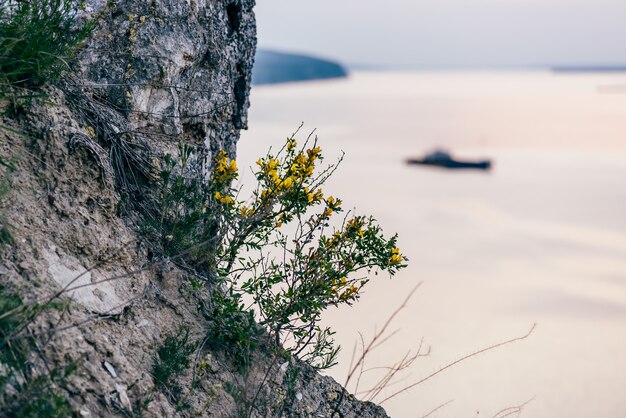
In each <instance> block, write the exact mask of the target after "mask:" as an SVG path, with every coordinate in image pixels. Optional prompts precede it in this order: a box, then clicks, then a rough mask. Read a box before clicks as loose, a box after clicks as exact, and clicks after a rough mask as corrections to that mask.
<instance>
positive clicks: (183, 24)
mask: <svg viewBox="0 0 626 418" xmlns="http://www.w3.org/2000/svg"><path fill="white" fill-rule="evenodd" d="M253 6H254V0H187V1H167V0H155V1H136V0H133V1H124V2H108V3H106V2H104V1H102V0H88V1H87V9H86V13H87V14H88V15H92V16H93V15H96V14H97V15H99V16H100V18H99V22H100V23H99V26H98V30H97V31H96V33H95V36H94V37H93V38H92V39H91V40H90V42H89V44H88V46H87V47H86V48H85V51H84V52H83V53H82V54H81V56H80V57H79V67H80V74H79V75H80V78H81V82H82V83H83V84H84V85H85V90H86V91H89V92H90V93H91V94H92V95H93V96H95V97H97V98H98V99H99V100H100V101H101V102H102V103H103V104H105V105H108V106H111V107H113V108H115V109H116V110H118V111H119V112H120V113H122V114H124V115H125V116H126V117H127V118H128V121H129V122H130V129H131V130H132V131H133V133H134V134H135V135H137V136H144V137H149V142H150V143H152V144H155V143H157V144H158V143H161V144H160V147H161V148H163V146H164V145H167V144H168V143H169V144H171V143H173V142H176V141H179V140H181V139H183V140H185V141H187V142H188V143H189V144H191V145H196V146H198V145H204V146H205V147H206V150H207V152H208V153H209V154H210V153H211V151H212V152H215V151H216V150H221V149H225V150H227V151H228V152H229V153H231V154H234V152H235V146H236V142H237V139H238V137H239V130H240V129H245V128H246V127H247V109H248V106H249V94H248V93H249V88H250V81H251V74H252V64H253V60H254V53H255V45H256V28H255V20H254V14H253V10H252V7H253ZM209 156H210V155H209Z"/></svg>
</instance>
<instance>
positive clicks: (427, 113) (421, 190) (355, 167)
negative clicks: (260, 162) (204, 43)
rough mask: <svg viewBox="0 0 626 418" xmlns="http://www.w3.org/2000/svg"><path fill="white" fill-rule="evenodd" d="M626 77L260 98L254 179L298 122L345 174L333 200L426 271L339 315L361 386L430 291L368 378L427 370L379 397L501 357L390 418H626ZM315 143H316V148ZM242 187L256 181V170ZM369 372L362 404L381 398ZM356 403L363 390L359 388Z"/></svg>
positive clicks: (243, 149)
mask: <svg viewBox="0 0 626 418" xmlns="http://www.w3.org/2000/svg"><path fill="white" fill-rule="evenodd" d="M624 86H626V74H578V75H575V74H567V75H559V74H552V73H548V72H473V73H472V72H441V73H437V72H363V73H355V74H353V75H351V77H350V78H348V79H346V80H335V81H323V82H309V83H295V84H285V85H276V86H263V87H254V88H253V90H252V96H251V103H252V106H251V108H250V119H249V130H248V131H247V132H244V133H243V134H242V138H241V140H240V142H239V148H238V160H239V166H240V167H242V168H245V167H249V166H251V165H252V164H253V161H255V160H256V159H257V157H259V156H260V155H263V154H264V153H265V152H266V151H267V149H268V147H269V146H270V145H274V146H277V145H280V144H281V143H283V142H284V139H285V137H286V136H288V135H289V134H290V133H291V132H292V131H294V129H295V128H297V127H298V125H299V124H300V122H302V121H303V122H304V123H305V125H304V128H303V132H305V133H306V132H308V131H309V130H311V129H313V128H316V129H317V135H318V137H319V144H320V145H321V147H322V148H323V149H324V151H325V155H326V156H327V158H328V159H329V160H330V159H332V158H333V157H337V156H339V155H340V152H341V151H345V153H346V157H345V160H344V162H343V163H342V164H341V166H340V169H339V170H338V172H337V173H336V174H335V176H334V177H333V178H331V179H330V180H329V182H328V186H327V187H326V190H327V192H328V193H330V194H334V195H336V196H340V197H341V198H343V200H344V202H345V204H344V207H345V208H352V207H355V208H356V210H357V212H359V213H365V214H372V215H374V216H375V217H376V218H377V219H378V221H379V223H380V224H381V225H382V227H383V229H384V230H385V231H387V232H388V233H394V232H398V233H399V234H400V239H399V244H400V247H401V249H402V250H403V253H404V254H405V255H406V256H408V257H409V259H410V266H409V268H407V269H406V270H404V271H402V272H401V273H400V274H398V275H397V276H396V277H395V278H393V279H389V278H388V277H386V276H384V275H383V276H377V277H375V278H374V279H373V280H372V281H371V282H370V283H369V284H368V287H367V288H366V289H365V291H364V294H363V297H362V299H361V301H360V302H359V303H358V304H357V305H355V306H353V307H351V308H349V307H346V308H342V309H336V310H332V311H330V312H328V315H327V316H326V321H327V323H328V324H329V325H332V326H333V327H334V328H335V329H336V330H337V340H338V341H339V342H340V343H341V344H342V346H343V347H344V349H343V351H342V354H341V356H340V364H339V365H338V366H336V367H335V368H333V369H331V370H330V371H329V372H328V373H329V374H330V375H332V376H333V377H335V378H336V379H337V380H338V381H340V382H342V383H343V381H344V380H345V377H346V374H347V370H348V366H349V363H350V358H351V354H352V347H353V346H354V343H355V342H356V341H357V340H358V338H359V334H358V332H362V333H363V334H364V336H365V338H368V336H371V335H372V334H373V333H374V330H375V329H380V327H381V326H382V324H383V323H384V322H385V319H386V318H387V317H388V316H389V315H390V314H391V313H392V312H393V311H394V310H395V309H396V308H397V307H398V306H399V305H400V303H401V302H402V300H403V299H404V298H405V297H406V295H407V294H408V292H409V291H410V290H411V289H412V288H413V287H414V286H415V285H416V284H418V283H422V285H421V287H420V288H419V289H418V291H417V292H416V293H415V295H414V297H413V298H412V299H411V300H410V302H409V305H408V306H407V307H406V308H405V309H404V310H403V311H402V312H401V313H400V314H399V315H398V317H397V318H396V319H395V321H394V322H393V324H392V326H391V329H392V330H396V329H397V330H398V332H397V334H396V335H394V336H393V338H392V339H390V340H389V341H387V342H386V343H385V344H383V345H381V346H380V347H379V348H378V349H377V350H375V351H374V352H372V353H371V354H370V355H369V356H368V363H367V367H375V366H390V365H391V364H392V363H393V362H394V361H396V360H399V359H400V358H401V357H402V356H403V355H404V353H405V352H406V351H407V350H411V349H413V350H415V348H416V347H417V346H418V345H419V344H420V342H421V341H422V339H423V342H424V346H423V347H426V346H429V347H430V349H431V351H430V355H428V356H426V357H421V358H418V359H417V360H416V361H415V362H414V363H413V365H412V367H411V368H410V369H408V370H406V371H405V372H404V373H403V374H401V375H399V376H398V377H400V378H401V382H399V383H396V384H394V385H392V386H391V387H389V388H387V389H386V390H384V391H383V393H381V395H380V396H379V397H378V398H377V399H378V401H380V400H382V399H383V398H384V397H385V396H388V395H390V394H392V393H394V391H395V390H398V389H402V388H403V387H406V386H408V385H410V384H412V383H414V382H416V381H418V380H420V379H421V378H423V377H425V376H428V375H429V374H431V373H432V372H433V371H436V370H437V369H438V368H441V367H443V366H445V365H446V364H449V363H450V362H453V361H455V360H456V359H458V358H460V357H462V356H464V355H467V354H469V353H472V352H473V351H475V350H478V349H481V348H483V347H485V346H489V345H491V344H494V343H498V342H500V341H504V340H507V339H510V338H515V337H518V336H521V335H524V334H525V333H526V332H527V331H528V330H529V329H530V327H531V326H532V325H533V324H534V323H536V324H537V328H536V329H535V330H534V332H533V333H532V335H531V336H530V337H529V338H527V339H525V340H523V341H519V342H516V343H514V344H511V345H507V346H504V347H500V348H498V349H497V350H493V351H490V352H487V353H484V354H481V355H480V356H477V357H473V358H471V359H468V360H466V361H464V362H462V363H460V364H458V365H456V366H454V367H452V368H450V369H448V370H446V371H445V372H443V373H441V374H439V375H437V376H435V377H433V378H432V379H430V380H427V381H426V382H424V383H422V384H420V385H417V386H415V387H414V388H412V389H410V390H408V391H406V392H404V393H402V394H400V395H398V396H396V397H395V398H392V399H390V400H388V401H386V402H384V404H383V406H384V407H385V408H386V409H387V411H388V413H389V414H390V415H391V416H392V417H422V416H424V415H426V414H428V413H429V412H430V411H432V410H433V409H435V408H437V407H438V406H440V405H442V404H444V403H447V402H449V401H451V402H449V403H447V404H446V405H445V406H443V407H441V408H440V409H438V410H437V411H436V412H434V413H433V414H432V415H429V416H430V417H477V418H482V417H492V416H494V415H495V414H497V413H498V411H500V410H502V409H504V408H507V407H513V406H516V405H520V404H523V403H525V402H526V401H529V400H530V402H528V403H527V404H526V406H525V407H524V411H523V414H522V416H523V417H539V418H555V417H557V418H558V417H568V418H576V417H580V418H583V417H584V418H587V417H606V418H622V417H624V416H626V88H625V87H624ZM301 137H303V135H301ZM439 146H442V147H446V148H447V149H449V150H450V151H452V152H453V154H454V155H456V156H458V157H466V158H480V157H488V158H491V159H492V160H493V161H494V167H493V169H492V170H491V172H489V173H485V172H451V171H445V170H441V169H436V168H429V167H416V166H407V165H406V164H405V163H404V160H405V159H406V158H407V157H412V156H420V155H422V154H423V153H424V152H427V151H429V150H432V149H433V148H434V147H439ZM243 171H244V172H243V173H242V182H244V183H246V182H253V181H254V178H253V176H252V175H251V174H250V173H249V170H245V169H244V170H243ZM374 380H375V379H374V372H371V373H367V374H365V375H364V376H363V378H362V379H361V382H360V388H359V390H362V389H367V387H368V385H372V384H373V383H374ZM351 387H352V389H354V385H351Z"/></svg>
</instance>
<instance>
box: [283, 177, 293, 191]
mask: <svg viewBox="0 0 626 418" xmlns="http://www.w3.org/2000/svg"><path fill="white" fill-rule="evenodd" d="M291 186H293V177H287V178H286V179H285V180H284V181H283V187H284V188H285V189H289V188H291Z"/></svg>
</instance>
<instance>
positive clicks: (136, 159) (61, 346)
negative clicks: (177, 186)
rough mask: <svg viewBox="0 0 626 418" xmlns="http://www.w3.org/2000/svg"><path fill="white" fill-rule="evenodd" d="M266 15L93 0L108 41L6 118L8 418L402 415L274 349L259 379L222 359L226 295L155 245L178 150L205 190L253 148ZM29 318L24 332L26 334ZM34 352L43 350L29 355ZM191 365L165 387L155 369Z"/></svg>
mask: <svg viewBox="0 0 626 418" xmlns="http://www.w3.org/2000/svg"><path fill="white" fill-rule="evenodd" d="M253 5H254V2H253V0H214V1H199V2H198V1H194V0H190V1H174V2H165V1H158V0H157V1H151V2H147V1H146V2H144V1H136V0H131V1H127V2H104V1H101V0H88V1H87V2H86V3H85V4H84V5H83V7H82V11H81V12H80V13H79V19H80V18H82V19H88V18H92V17H96V18H97V20H96V22H97V23H96V29H95V31H94V32H93V35H92V36H91V37H90V39H89V40H88V42H87V44H86V46H85V47H84V48H83V49H82V51H81V52H80V54H79V55H78V57H77V59H76V61H75V62H74V63H73V64H72V67H71V70H68V71H66V74H65V76H64V77H62V78H61V79H60V81H59V82H57V83H55V84H54V85H50V86H47V87H45V88H44V92H45V93H46V100H45V101H37V102H35V103H31V104H27V105H23V106H12V105H10V104H8V103H6V102H4V103H2V104H1V105H0V106H1V107H2V109H3V110H8V109H9V108H11V109H10V111H9V112H7V115H6V116H3V117H2V119H1V120H0V125H2V126H3V128H2V129H0V149H1V154H0V155H1V156H2V160H1V161H0V162H2V163H3V167H4V168H6V169H4V170H3V171H2V173H3V176H4V177H5V179H6V180H7V184H8V185H9V187H8V191H7V194H6V195H5V196H4V197H3V198H2V200H1V202H0V214H1V220H2V222H3V225H4V226H3V231H5V232H7V234H6V235H7V237H6V239H4V238H3V242H4V243H5V244H6V245H4V247H3V248H2V260H1V262H0V282H1V285H2V286H1V287H0V290H1V294H0V307H2V310H1V311H0V334H1V336H2V344H1V347H0V349H1V350H3V351H2V353H4V354H2V353H0V354H2V355H0V384H2V385H3V391H4V393H3V396H2V402H3V404H2V405H0V406H2V408H4V409H3V411H11V412H7V415H11V414H13V416H38V414H39V416H42V415H41V413H42V412H41V411H42V410H43V411H46V412H45V413H44V415H46V416H68V415H74V416H82V417H111V416H148V417H175V416H217V417H231V416H255V417H261V416H294V417H295V416H301V417H305V416H318V417H331V416H342V417H368V416H370V417H374V416H386V415H385V413H384V411H383V410H382V408H380V407H377V406H375V405H373V404H369V403H361V402H359V401H357V400H356V399H355V398H354V397H353V396H351V395H349V394H347V393H346V392H345V391H344V390H343V388H342V387H341V386H340V385H338V384H337V383H336V382H334V381H333V380H332V379H331V378H329V377H323V376H321V375H319V374H317V373H316V372H315V371H314V370H313V369H311V368H310V367H309V366H307V365H305V364H302V363H300V362H299V361H297V360H295V359H290V360H285V359H280V358H278V357H276V356H275V355H272V354H270V353H269V349H263V348H261V349H259V350H258V351H257V352H256V353H255V357H254V361H253V362H252V366H251V367H250V368H248V369H246V370H242V369H241V368H237V367H235V366H234V365H233V364H231V362H229V360H228V359H227V358H226V357H224V355H223V354H222V353H220V352H215V351H212V350H210V349H209V348H208V347H209V346H210V344H207V341H206V338H205V336H206V335H207V334H206V322H207V320H208V319H210V318H207V317H206V311H205V310H203V304H204V303H205V301H206V300H207V298H209V297H210V296H208V295H210V286H209V285H206V286H198V285H197V282H196V281H194V280H193V278H194V277H195V276H194V275H195V272H194V271H193V270H192V269H188V268H184V267H183V266H181V265H179V264H178V263H176V260H172V259H169V258H167V257H164V256H161V255H158V254H156V253H155V252H154V251H153V249H152V247H151V245H150V243H149V242H148V241H146V239H145V237H144V235H143V234H142V228H141V222H140V220H141V219H142V211H149V210H150V203H151V193H152V189H153V188H152V184H153V183H154V182H156V181H157V179H158V173H159V170H160V169H161V167H160V166H159V158H160V157H161V156H163V155H164V153H166V152H172V153H175V152H176V149H177V144H178V143H179V142H181V141H182V142H183V143H185V144H187V145H189V146H190V147H193V149H195V150H196V151H197V152H198V155H200V156H201V158H200V159H199V162H200V164H199V165H198V167H200V168H199V169H198V170H196V171H195V172H193V173H190V174H189V175H194V176H198V177H199V178H202V177H203V176H205V175H206V172H207V171H209V170H210V167H209V166H208V163H207V161H211V159H212V156H214V155H215V154H216V153H217V152H218V151H220V150H226V151H227V152H228V153H229V154H231V155H233V154H234V153H235V151H236V143H237V139H238V135H239V130H240V129H244V128H246V114H247V108H248V106H249V94H248V93H249V86H250V80H251V69H252V65H253V57H254V51H255V21H254V14H253ZM9 168H10V169H9ZM21 304H23V305H21ZM20 306H25V307H27V309H23V310H21V311H19V309H18V308H19V307H20ZM28 307H32V309H28ZM16 309H18V311H19V312H21V313H20V317H19V318H20V321H21V322H19V323H18V326H17V327H15V326H14V327H13V328H9V325H7V324H9V320H10V319H11V318H14V317H15V314H14V312H16ZM7 330H10V331H7ZM19 335H26V337H24V338H21V337H20V338H17V337H18V336H19ZM24 341H27V343H26V344H28V350H26V349H21V348H20V349H19V350H17V348H16V347H17V345H18V343H19V344H22V343H24ZM192 342H193V343H194V344H191V343H192ZM177 344H178V345H177ZM191 346H193V347H194V348H193V350H187V349H188V348H189V347H191ZM168 350H169V351H168ZM18 351H19V352H20V353H23V354H24V356H23V358H20V359H19V361H20V362H21V366H20V367H21V369H20V370H21V373H20V374H19V375H18V374H16V373H14V369H12V368H11V367H10V366H9V364H12V363H11V362H12V361H14V360H16V358H15V355H13V358H12V359H10V358H7V356H5V354H6V352H10V353H12V354H14V353H15V352H18ZM181 352H184V354H183V355H182V357H183V358H178V361H177V363H175V364H172V365H170V368H171V369H172V370H170V371H168V373H169V374H168V376H170V375H171V378H168V380H167V381H168V384H167V385H164V384H159V382H161V383H163V381H162V380H159V379H160V378H159V376H157V375H156V374H157V371H158V370H161V369H159V368H157V367H155V365H156V364H161V365H162V364H164V363H167V361H168V358H166V356H168V355H170V356H174V357H175V356H177V355H178V356H179V357H180V353H181ZM168 353H169V354H168ZM172 353H173V354H172ZM42 387H46V388H48V389H46V391H45V392H42V389H41V388H42ZM44 396H48V397H51V399H43V398H42V397H44ZM24 402H26V403H29V405H23V403H24ZM38 405H43V407H42V408H40V409H37V407H38ZM16 411H18V412H16ZM20 411H21V412H20ZM33 411H40V412H39V413H37V412H33Z"/></svg>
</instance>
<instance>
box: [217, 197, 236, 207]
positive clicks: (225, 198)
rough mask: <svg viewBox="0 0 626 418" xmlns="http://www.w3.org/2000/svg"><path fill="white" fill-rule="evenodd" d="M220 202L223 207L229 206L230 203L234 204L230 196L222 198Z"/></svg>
mask: <svg viewBox="0 0 626 418" xmlns="http://www.w3.org/2000/svg"><path fill="white" fill-rule="evenodd" d="M220 202H222V203H223V204H225V205H229V204H231V203H234V200H233V198H232V197H230V196H224V197H222V198H221V199H220Z"/></svg>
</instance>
